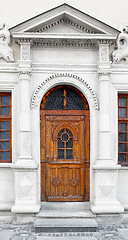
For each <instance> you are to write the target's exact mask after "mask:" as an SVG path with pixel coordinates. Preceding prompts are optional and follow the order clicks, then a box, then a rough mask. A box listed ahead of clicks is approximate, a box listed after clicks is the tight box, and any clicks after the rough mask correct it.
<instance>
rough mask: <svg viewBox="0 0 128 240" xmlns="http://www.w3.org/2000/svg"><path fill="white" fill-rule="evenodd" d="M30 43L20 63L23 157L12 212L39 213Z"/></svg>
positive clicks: (22, 47)
mask: <svg viewBox="0 0 128 240" xmlns="http://www.w3.org/2000/svg"><path fill="white" fill-rule="evenodd" d="M30 44H31V43H30V42H20V61H19V70H18V72H19V96H18V98H19V101H18V102H19V106H18V110H19V116H20V117H19V125H18V126H19V139H17V141H18V142H19V157H18V159H17V161H16V163H15V164H14V165H13V168H14V181H15V204H14V206H13V207H12V212H15V213H35V212H38V211H39V209H40V203H39V199H38V196H39V195H38V176H37V168H38V166H37V164H36V163H35V161H34V159H32V152H31V150H32V141H31V119H30V99H31V98H30V80H31V60H30Z"/></svg>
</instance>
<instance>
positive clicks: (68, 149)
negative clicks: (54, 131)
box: [57, 129, 73, 160]
mask: <svg viewBox="0 0 128 240" xmlns="http://www.w3.org/2000/svg"><path fill="white" fill-rule="evenodd" d="M57 152H58V159H61V160H64V159H66V160H69V159H73V135H72V133H71V131H70V130H68V129H62V130H61V131H60V132H59V133H58V137H57Z"/></svg>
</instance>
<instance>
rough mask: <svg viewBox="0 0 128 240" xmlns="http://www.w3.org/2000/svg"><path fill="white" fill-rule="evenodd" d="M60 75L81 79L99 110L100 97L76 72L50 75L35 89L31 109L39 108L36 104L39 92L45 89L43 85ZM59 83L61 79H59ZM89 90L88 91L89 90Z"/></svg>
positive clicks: (96, 108)
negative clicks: (98, 97)
mask: <svg viewBox="0 0 128 240" xmlns="http://www.w3.org/2000/svg"><path fill="white" fill-rule="evenodd" d="M58 77H65V78H67V77H68V78H74V79H77V80H79V81H80V82H82V83H83V84H84V86H85V88H86V89H85V90H86V94H87V96H88V93H87V92H88V91H89V95H91V98H92V99H93V104H94V108H95V110H99V104H98V99H97V96H96V95H95V93H94V91H93V89H92V88H91V87H90V86H89V84H88V83H87V82H86V81H85V80H84V79H82V78H80V77H78V76H77V75H74V74H69V73H58V74H54V75H52V76H50V77H49V78H46V79H45V80H44V81H43V82H42V83H41V84H40V85H39V86H38V87H37V89H36V90H35V92H34V94H33V96H32V100H31V109H35V108H37V107H38V106H37V104H36V102H37V101H36V100H37V98H38V93H39V91H40V90H42V91H43V87H44V85H45V84H46V83H47V82H49V81H50V80H52V79H54V78H58ZM58 83H59V81H58ZM87 90H88V91H87Z"/></svg>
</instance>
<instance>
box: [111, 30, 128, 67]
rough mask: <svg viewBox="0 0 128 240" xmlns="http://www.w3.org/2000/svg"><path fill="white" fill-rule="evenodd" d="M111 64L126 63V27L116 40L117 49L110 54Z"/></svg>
mask: <svg viewBox="0 0 128 240" xmlns="http://www.w3.org/2000/svg"><path fill="white" fill-rule="evenodd" d="M112 60H113V63H119V62H120V61H121V60H124V62H125V63H128V27H125V28H124V29H123V30H122V32H121V33H120V34H119V36H118V38H117V49H116V50H115V51H114V52H113V53H112Z"/></svg>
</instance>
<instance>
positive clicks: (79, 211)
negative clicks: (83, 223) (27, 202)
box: [36, 202, 96, 218]
mask: <svg viewBox="0 0 128 240" xmlns="http://www.w3.org/2000/svg"><path fill="white" fill-rule="evenodd" d="M36 217H38V218H94V217H96V215H95V214H93V213H92V212H91V210H90V209H89V204H88V203H85V202H84V203H83V202H75V203H73V202H72V203H71V202H69V203H68V202H44V203H42V204H41V210H40V212H39V213H38V214H36Z"/></svg>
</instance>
